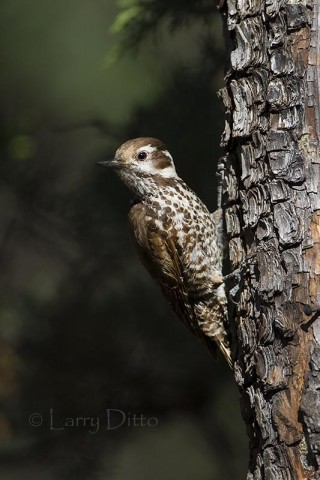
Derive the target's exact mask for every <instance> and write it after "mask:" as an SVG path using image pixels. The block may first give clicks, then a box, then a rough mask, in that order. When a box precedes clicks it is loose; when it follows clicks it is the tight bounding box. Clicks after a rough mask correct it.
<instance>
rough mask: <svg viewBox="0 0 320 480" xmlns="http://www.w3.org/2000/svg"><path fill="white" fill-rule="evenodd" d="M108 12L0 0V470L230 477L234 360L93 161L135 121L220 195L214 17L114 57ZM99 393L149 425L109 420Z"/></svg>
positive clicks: (16, 479) (170, 479)
mask: <svg viewBox="0 0 320 480" xmlns="http://www.w3.org/2000/svg"><path fill="white" fill-rule="evenodd" d="M118 12H119V10H118V6H117V5H116V3H115V2H114V1H107V0H91V1H90V2H88V1H85V0H77V1H75V0H64V1H63V2H62V1H56V2H54V1H50V0H41V1H39V0H38V1H36V0H29V1H28V2H26V1H25V0H2V1H1V4H0V44H1V66H2V69H1V70H2V73H1V79H0V99H1V110H0V122H1V124H0V135H1V145H0V148H1V172H0V182H1V191H0V222H1V229H0V234H1V237H0V242H1V258H0V261H1V290H0V292H1V293H0V301H1V304H0V325H1V338H0V405H1V412H0V456H1V466H0V476H1V479H3V480H20V479H25V478H37V479H41V480H46V479H48V480H51V479H54V480H55V479H64V478H65V479H73V478H74V479H90V480H91V479H110V480H136V479H141V478H147V479H151V478H152V479H155V480H160V479H161V480H162V479H166V480H176V479H183V480H189V479H190V480H209V479H211V480H213V479H220V478H230V479H231V478H241V477H244V472H245V469H246V462H247V459H246V456H247V454H246V448H247V444H246V443H247V442H246V437H245V434H244V431H243V426H242V422H241V418H240V407H239V401H238V393H237V391H236V388H235V387H234V385H233V379H232V374H231V372H230V371H229V370H228V368H227V367H226V366H224V365H223V362H222V361H221V359H220V358H219V360H218V362H213V361H212V359H211V358H210V356H209V355H208V354H207V352H206V351H205V350H204V349H203V348H202V346H201V345H200V343H199V344H198V342H197V341H196V340H195V339H194V338H192V336H191V335H190V334H189V332H187V331H186V330H185V329H184V328H183V327H182V326H181V325H180V323H179V321H177V320H176V319H175V318H174V317H173V314H172V313H171V311H170V309H169V307H168V306H167V305H166V303H165V301H164V300H163V299H162V297H161V295H160V292H159V291H158V289H157V287H156V286H155V285H153V283H152V281H151V279H150V278H149V277H148V275H147V274H146V273H145V271H144V270H143V268H142V267H141V266H140V263H139V261H138V259H137V256H136V254H135V251H134V249H133V247H132V245H131V241H130V238H129V234H128V229H127V223H126V216H127V211H128V208H129V200H130V194H129V192H127V190H126V188H125V186H123V185H122V184H121V183H120V181H119V180H118V179H117V178H116V177H115V176H114V174H112V172H109V171H107V170H103V169H99V168H97V167H96V166H95V161H96V160H98V159H104V158H110V157H112V155H113V153H114V151H115V149H116V148H117V147H118V146H119V145H120V144H121V143H122V142H123V141H125V140H127V139H129V138H132V137H135V136H156V137H159V138H161V139H162V140H163V141H164V142H165V143H166V144H167V147H168V149H169V150H170V152H171V153H172V155H173V156H174V158H175V163H176V167H177V170H178V173H179V174H180V176H181V177H183V178H184V180H185V181H186V182H187V183H188V184H189V185H190V186H191V187H192V188H193V189H194V190H196V191H197V193H198V194H199V196H200V197H201V198H202V199H203V200H204V201H205V202H206V203H207V205H208V206H209V208H210V209H211V210H212V209H214V208H215V197H216V187H215V181H216V180H215V169H216V164H217V159H218V157H219V156H220V155H221V154H222V152H221V151H220V150H219V137H220V134H221V132H222V129H223V110H222V107H221V105H220V103H219V101H218V99H217V97H216V91H217V90H218V88H220V87H221V86H222V85H223V63H224V56H225V55H224V51H223V40H222V33H221V30H222V29H221V23H220V22H221V20H220V18H219V16H218V14H217V13H215V14H213V15H209V16H207V18H206V21H205V22H204V21H203V19H200V18H197V19H196V18H195V19H194V21H192V20H191V21H190V22H189V23H188V24H186V25H183V24H182V23H183V22H182V20H181V25H179V22H177V25H176V26H177V27H178V28H177V29H176V30H174V31H173V30H172V29H171V28H169V23H170V22H169V21H166V20H164V21H163V22H161V23H160V24H159V25H158V28H157V29H155V28H151V31H150V32H149V35H147V36H146V37H145V38H143V40H142V43H141V45H140V48H139V49H138V50H137V51H134V50H133V49H130V48H129V49H128V48H125V50H126V53H125V54H124V55H122V56H120V57H119V56H118V57H117V58H116V59H115V58H114V57H115V55H114V48H115V46H116V45H119V44H121V39H122V36H121V35H111V34H110V26H111V25H112V23H113V22H114V20H115V16H116V15H117V13H118ZM179 27H180V28H179ZM129 46H130V45H129ZM50 409H52V411H53V415H54V425H53V424H50V413H49V412H50ZM107 409H119V410H122V411H124V412H126V413H127V414H128V416H129V417H132V415H133V414H137V415H140V414H143V415H144V416H145V417H156V418H157V419H158V425H157V426H156V427H154V428H147V427H132V426H128V425H127V422H125V424H124V425H123V426H122V427H121V428H117V429H114V430H112V431H111V430H108V429H107V428H106V410H107ZM33 413H39V414H41V416H42V419H43V423H42V425H41V426H38V427H34V426H32V425H30V422H29V417H30V415H32V414H33ZM69 417H71V418H72V419H76V418H81V417H93V418H96V417H98V418H99V420H100V428H99V431H98V432H97V433H95V434H90V432H89V428H88V427H80V426H78V427H74V428H72V427H65V428H64V430H59V431H58V430H53V427H56V426H59V427H62V426H63V425H64V423H65V422H66V419H67V418H69ZM31 418H33V417H31ZM79 421H80V423H81V420H79Z"/></svg>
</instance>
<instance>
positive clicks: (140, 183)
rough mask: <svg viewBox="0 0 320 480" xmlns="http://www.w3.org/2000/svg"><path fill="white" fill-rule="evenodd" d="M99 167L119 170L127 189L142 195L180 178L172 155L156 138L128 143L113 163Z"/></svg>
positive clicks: (123, 145)
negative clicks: (157, 186)
mask: <svg viewBox="0 0 320 480" xmlns="http://www.w3.org/2000/svg"><path fill="white" fill-rule="evenodd" d="M97 163H98V165H102V166H104V167H110V168H113V169H115V170H116V172H117V173H118V175H119V176H120V178H121V179H122V180H123V181H124V182H125V183H126V184H127V186H128V187H129V188H130V189H131V190H132V191H133V192H134V193H136V194H138V195H139V196H141V195H143V194H144V191H145V190H146V189H148V190H149V189H150V187H151V185H152V186H153V188H154V187H155V186H156V185H157V184H158V183H160V184H161V183H163V182H164V181H170V179H174V178H176V179H177V178H178V176H177V173H176V169H175V166H174V163H173V159H172V156H171V155H170V153H169V152H168V150H167V149H166V146H165V145H164V144H163V143H162V142H161V141H160V140H157V139H156V138H152V137H141V138H134V139H133V140H128V141H127V142H125V143H123V144H122V145H121V147H119V148H118V150H117V151H116V154H115V157H114V158H113V159H112V160H108V161H102V162H97Z"/></svg>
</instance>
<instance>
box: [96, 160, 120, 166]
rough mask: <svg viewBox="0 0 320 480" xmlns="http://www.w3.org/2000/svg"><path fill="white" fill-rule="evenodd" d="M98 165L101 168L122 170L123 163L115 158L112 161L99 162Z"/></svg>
mask: <svg viewBox="0 0 320 480" xmlns="http://www.w3.org/2000/svg"><path fill="white" fill-rule="evenodd" d="M96 165H99V166H101V167H111V168H121V167H122V162H121V160H118V159H117V158H113V159H112V160H99V161H98V162H96Z"/></svg>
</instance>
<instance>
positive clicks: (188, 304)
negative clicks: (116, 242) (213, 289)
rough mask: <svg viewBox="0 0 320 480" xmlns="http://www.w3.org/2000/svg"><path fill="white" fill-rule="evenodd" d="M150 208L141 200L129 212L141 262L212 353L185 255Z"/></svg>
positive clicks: (179, 314)
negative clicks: (191, 289)
mask: <svg viewBox="0 0 320 480" xmlns="http://www.w3.org/2000/svg"><path fill="white" fill-rule="evenodd" d="M148 210H149V209H148V207H147V206H146V205H144V204H142V203H138V204H136V205H134V206H133V207H132V208H131V210H130V212H129V223H130V227H131V231H132V234H133V238H134V241H135V244H136V246H137V249H138V253H139V256H140V258H141V261H142V263H143V264H144V266H145V267H146V269H147V270H148V271H149V273H150V274H151V275H152V277H154V278H155V279H156V281H157V282H158V283H159V284H160V286H161V289H162V291H163V294H164V296H165V297H166V298H167V300H168V301H169V303H170V305H171V306H172V308H173V310H174V311H175V313H176V314H177V315H178V316H179V318H180V319H181V321H182V323H183V324H184V325H185V326H186V327H187V328H188V329H190V330H191V331H192V332H193V333H194V334H195V335H196V336H197V337H200V339H201V340H202V342H204V343H205V344H206V346H207V347H209V349H210V350H211V351H212V352H213V351H214V350H215V347H214V344H213V342H212V341H211V340H210V339H209V338H208V337H207V336H206V335H204V334H203V332H202V331H201V329H200V328H199V324H198V321H197V318H196V315H195V312H194V308H193V304H192V299H191V298H190V296H189V294H188V291H187V288H186V274H185V271H184V266H183V265H182V262H181V257H182V256H181V255H179V252H178V250H177V247H176V244H175V242H174V241H173V239H171V238H169V237H168V236H167V235H166V232H165V231H162V230H160V229H159V228H158V227H157V226H156V224H155V222H154V220H153V218H152V212H151V211H150V210H149V211H148ZM148 219H150V220H148Z"/></svg>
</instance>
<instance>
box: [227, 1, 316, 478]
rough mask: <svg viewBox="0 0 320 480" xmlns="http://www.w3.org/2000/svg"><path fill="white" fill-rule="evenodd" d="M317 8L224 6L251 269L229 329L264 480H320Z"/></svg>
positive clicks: (230, 154)
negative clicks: (231, 331) (316, 479)
mask: <svg viewBox="0 0 320 480" xmlns="http://www.w3.org/2000/svg"><path fill="white" fill-rule="evenodd" d="M313 1H314V3H313V4H312V3H307V2H305V1H299V0H298V1H297V0H266V3H264V2H263V0H250V1H249V0H241V1H240V0H238V1H235V0H228V2H227V5H225V6H223V7H222V8H223V13H224V14H225V20H226V25H227V30H228V35H229V37H230V38H231V40H232V46H231V52H230V69H229V71H228V73H227V76H226V87H225V88H224V89H222V91H221V96H222V99H223V101H224V104H225V108H226V127H225V131H224V134H223V144H224V146H225V147H226V150H227V155H226V159H225V178H224V182H223V202H222V203H223V206H224V207H223V208H224V213H225V222H226V230H227V234H228V241H229V254H230V262H231V267H232V269H236V268H237V267H238V266H241V265H242V267H241V281H240V284H239V288H238V289H233V290H232V291H231V294H230V305H231V310H233V315H232V321H231V323H232V329H233V336H234V340H235V342H234V343H235V358H236V363H235V376H236V381H237V383H238V385H239V388H240V390H241V397H242V411H243V417H244V420H245V422H246V424H247V426H248V432H249V437H250V464H249V473H248V478H249V479H255V480H258V479H270V480H271V479H303V478H310V479H311V478H314V479H315V478H320V470H319V467H318V464H319V461H320V459H319V456H320V376H319V370H320V320H319V314H320V312H318V311H317V309H319V308H320V191H319V189H320V187H319V185H320V183H319V182H320V156H319V137H320V127H319V96H320V94H319V82H320V80H319V77H320V73H319V62H320V33H319V29H320V25H319V23H320V7H319V0H313ZM236 290H237V291H236ZM235 302H236V306H234V303H235ZM232 306H233V307H232Z"/></svg>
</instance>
